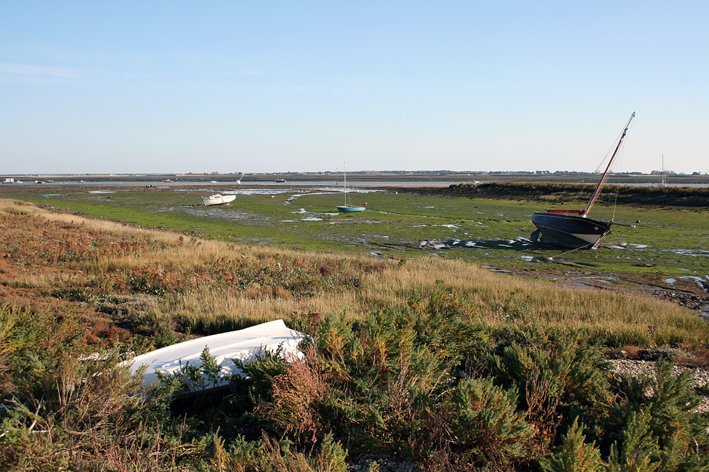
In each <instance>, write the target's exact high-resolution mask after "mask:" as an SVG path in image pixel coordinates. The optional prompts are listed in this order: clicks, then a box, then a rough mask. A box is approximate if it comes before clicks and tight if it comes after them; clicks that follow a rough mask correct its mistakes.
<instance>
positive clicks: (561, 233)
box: [532, 113, 635, 249]
mask: <svg viewBox="0 0 709 472" xmlns="http://www.w3.org/2000/svg"><path fill="white" fill-rule="evenodd" d="M633 118H635V113H633V114H632V115H630V120H628V124H626V125H625V129H624V130H623V133H622V134H621V136H620V139H619V140H618V144H617V145H616V147H615V150H614V151H613V155H612V156H611V158H610V160H609V161H608V165H607V166H606V170H605V172H604V173H603V176H602V177H601V180H600V181H599V182H598V185H596V189H595V190H594V192H593V195H591V200H589V202H588V204H587V205H586V208H584V209H583V210H547V211H546V212H537V213H534V215H532V223H534V226H536V227H537V230H536V231H535V232H534V233H532V239H533V240H535V241H536V240H537V239H539V238H540V236H541V241H542V242H544V243H548V244H555V245H557V246H565V247H569V248H574V249H588V248H592V247H594V246H595V245H596V244H598V242H599V241H600V240H601V238H603V237H604V236H605V235H607V234H608V233H610V232H611V227H612V226H613V222H612V221H601V220H594V219H591V218H588V212H589V211H591V207H593V204H594V203H595V202H596V199H597V198H598V195H600V193H601V189H602V188H603V185H604V184H605V183H606V178H607V177H608V172H609V171H610V168H611V164H613V159H615V156H616V154H618V150H619V149H620V145H621V144H622V143H623V139H624V138H625V135H626V134H627V133H628V128H629V127H630V123H631V122H632V121H633Z"/></svg>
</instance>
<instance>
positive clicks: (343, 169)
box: [342, 160, 347, 206]
mask: <svg viewBox="0 0 709 472" xmlns="http://www.w3.org/2000/svg"><path fill="white" fill-rule="evenodd" d="M342 176H343V182H344V186H345V206H347V161H346V160H345V162H344V164H343V167H342Z"/></svg>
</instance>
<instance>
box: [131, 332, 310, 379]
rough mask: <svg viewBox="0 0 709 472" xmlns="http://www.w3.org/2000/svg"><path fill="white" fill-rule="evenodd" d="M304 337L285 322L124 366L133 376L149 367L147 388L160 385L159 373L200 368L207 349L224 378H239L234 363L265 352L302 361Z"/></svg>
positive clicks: (202, 340) (137, 359)
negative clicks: (299, 348) (300, 345)
mask: <svg viewBox="0 0 709 472" xmlns="http://www.w3.org/2000/svg"><path fill="white" fill-rule="evenodd" d="M304 336H305V335H304V334H303V333H300V332H298V331H294V330H292V329H290V328H288V327H287V326H286V325H285V323H284V322H283V320H276V321H270V322H268V323H262V324H260V325H256V326H251V327H250V328H246V329H241V330H238V331H230V332H228V333H221V334H215V335H213V336H206V337H203V338H197V339H192V340H190V341H186V342H183V343H179V344H173V345H172V346H167V347H164V348H162V349H158V350H156V351H152V352H148V353H147V354H143V355H141V356H137V357H134V358H133V359H131V360H129V361H126V362H125V363H124V364H126V365H130V366H131V373H132V374H135V373H136V372H138V370H139V369H140V368H141V367H142V366H147V370H146V371H145V374H143V383H144V384H145V385H146V386H148V385H150V384H152V383H155V382H157V381H158V374H157V373H158V372H160V373H163V374H165V375H173V374H179V373H180V370H181V368H182V366H184V365H187V364H188V363H189V364H190V365H192V366H196V367H200V366H201V365H202V361H201V360H200V355H201V354H202V351H204V348H205V347H208V348H209V354H210V356H211V357H213V358H214V359H215V361H216V363H217V364H219V366H220V367H221V374H223V375H224V376H229V375H239V374H242V371H241V369H239V368H238V367H236V365H235V364H234V362H233V361H232V359H238V360H240V361H249V360H252V359H254V358H255V357H256V356H257V355H258V354H259V353H261V352H263V351H264V350H265V351H269V352H271V353H275V352H276V351H277V350H278V349H279V347H280V348H281V356H283V357H284V358H285V359H286V360H288V359H296V358H301V357H302V356H303V353H302V352H300V351H299V350H298V344H299V343H300V342H301V341H302V340H303V338H304Z"/></svg>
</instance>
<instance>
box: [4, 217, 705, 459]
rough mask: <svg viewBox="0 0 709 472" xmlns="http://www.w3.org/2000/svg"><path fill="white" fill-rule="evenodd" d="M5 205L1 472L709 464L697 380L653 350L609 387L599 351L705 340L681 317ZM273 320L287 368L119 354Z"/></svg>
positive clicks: (383, 263) (673, 311)
mask: <svg viewBox="0 0 709 472" xmlns="http://www.w3.org/2000/svg"><path fill="white" fill-rule="evenodd" d="M12 208H13V210H12V211H6V212H5V213H4V214H3V220H2V225H3V231H2V236H1V237H0V252H1V253H2V254H3V255H4V256H3V257H2V259H0V262H1V263H2V266H1V268H2V270H3V280H2V283H1V284H0V295H1V296H2V300H1V302H2V304H0V394H1V395H2V399H3V405H2V408H0V469H2V470H9V471H20V470H107V471H113V470H115V471H122V470H148V471H177V470H180V471H188V470H194V471H200V470H205V471H206V470H237V471H264V470H268V471H318V472H319V471H323V472H324V471H344V470H346V468H347V467H348V464H352V463H353V462H355V461H357V460H358V459H359V458H361V457H364V456H370V457H371V456H372V455H374V456H375V458H376V457H392V456H393V457H399V458H407V459H408V460H411V461H414V462H416V463H418V464H419V465H420V467H421V468H422V469H424V470H431V471H463V470H494V471H507V470H529V471H539V470H545V471H561V470H564V471H567V470H607V471H646V470H647V471H655V470H657V471H674V470H677V471H679V470H682V471H685V470H686V471H690V470H697V471H700V470H707V469H708V468H709V462H708V461H707V457H709V438H708V437H707V427H708V426H709V424H707V416H706V414H699V413H696V411H695V410H696V408H697V406H698V405H699V402H700V400H701V398H700V396H699V395H698V393H697V391H695V390H694V388H693V386H692V382H691V377H690V375H691V374H690V373H685V374H682V375H679V376H673V375H672V364H671V363H670V361H669V360H660V361H658V362H657V364H656V368H655V371H654V373H653V375H641V376H634V377H631V376H628V375H618V374H615V373H613V371H612V370H611V367H610V364H609V363H608V362H607V361H606V359H605V357H604V355H603V352H604V350H605V349H607V348H609V347H617V346H628V345H632V346H636V347H638V348H647V347H651V346H654V345H662V344H667V343H669V342H674V341H678V342H682V343H685V344H695V345H699V343H700V342H701V341H704V340H706V338H707V334H709V331H708V330H707V327H706V326H705V325H704V323H703V322H701V321H700V320H698V319H697V318H696V316H694V315H693V314H692V313H691V312H689V311H687V310H684V309H682V308H680V307H676V306H673V305H669V304H667V303H665V302H661V301H657V300H653V299H651V298H647V297H641V296H636V295H628V294H622V293H610V292H596V291H590V290H585V291H582V290H576V289H572V288H564V287H558V286H554V285H551V284H544V283H540V282H533V281H528V280H522V279H517V278H512V277H508V276H504V275H500V274H494V273H490V272H489V271H486V270H484V269H481V268H479V267H476V266H473V265H470V264H465V263H463V262H460V261H445V260H440V259H438V260H437V259H420V260H406V261H403V262H402V260H400V259H397V260H394V259H390V260H385V259H375V258H368V257H363V256H354V255H342V256H340V255H333V254H318V253H310V252H305V251H294V250H284V249H274V248H268V247H254V248H252V247H246V246H237V245H230V244H225V243H217V242H214V241H206V240H201V239H197V238H192V237H185V236H184V235H182V236H181V235H176V234H172V233H166V232H152V231H146V230H135V229H131V228H126V227H124V226H122V225H118V224H108V223H106V222H100V223H95V224H94V223H93V222H92V221H90V220H80V219H79V218H78V217H76V216H75V215H54V214H47V215H45V214H43V213H42V212H40V211H39V210H37V209H35V208H33V207H27V208H25V207H24V206H23V207H22V211H18V210H17V208H15V207H12ZM276 318H284V319H285V320H286V321H287V323H288V325H289V326H290V327H291V328H293V329H297V330H300V331H302V332H304V333H305V334H306V335H307V340H306V341H305V342H303V343H302V344H301V346H300V348H301V350H302V351H303V354H304V355H303V357H302V358H301V359H299V360H295V361H290V362H286V361H284V360H283V359H281V358H280V357H279V356H277V355H271V354H268V353H263V354H262V355H261V356H259V357H257V358H256V359H255V360H253V361H251V362H248V363H243V362H242V363H239V362H237V366H238V367H240V368H241V370H242V371H243V372H244V375H243V376H235V377H231V378H225V377H223V376H222V375H221V373H220V371H219V369H218V364H217V362H216V360H215V359H213V358H212V356H211V355H210V353H209V351H208V350H205V351H204V352H202V364H203V368H201V369H195V368H191V367H189V366H185V368H184V369H183V370H182V371H181V372H179V373H178V374H177V375H173V376H170V377H164V378H163V383H162V384H161V385H157V386H153V387H151V388H146V387H144V386H143V385H142V382H141V378H140V376H139V375H138V376H136V377H131V375H130V373H129V370H128V368H127V367H125V366H123V364H122V363H121V362H122V361H123V360H124V359H126V356H127V355H128V354H129V353H131V352H132V353H133V354H140V353H142V352H145V351H148V350H150V349H153V348H156V347H160V346H163V345H167V344H170V343H174V342H178V341H179V340H181V339H185V338H191V337H194V336H200V335H203V334H212V333H217V332H223V331H228V330H232V329H238V328H242V327H247V326H250V325H252V324H255V323H259V322H262V321H268V320H272V319H276ZM648 325H652V329H649V328H648ZM666 357H667V356H666ZM214 386H220V387H221V388H211V387H214ZM195 387H207V388H208V390H207V391H205V392H203V393H196V392H195V391H194V390H195ZM372 464H373V465H371V466H370V470H376V469H377V467H378V465H377V464H376V461H375V462H373V463H372Z"/></svg>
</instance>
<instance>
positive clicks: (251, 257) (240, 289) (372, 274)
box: [0, 201, 709, 346]
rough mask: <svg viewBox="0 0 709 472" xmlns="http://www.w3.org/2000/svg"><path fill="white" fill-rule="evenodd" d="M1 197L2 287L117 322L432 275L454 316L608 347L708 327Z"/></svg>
mask: <svg viewBox="0 0 709 472" xmlns="http://www.w3.org/2000/svg"><path fill="white" fill-rule="evenodd" d="M3 202H4V203H3V207H2V208H1V209H0V211H2V212H3V213H4V218H3V226H4V228H3V236H2V245H3V248H2V250H3V252H5V254H6V257H5V259H6V264H7V263H8V262H11V264H12V268H13V270H11V271H9V272H8V274H7V275H6V276H5V279H4V282H3V285H4V286H5V287H17V288H20V287H22V288H31V289H34V290H36V291H38V292H41V293H45V294H51V295H53V296H54V297H58V298H61V299H64V300H68V301H79V302H87V303H90V304H91V305H92V306H93V307H95V308H96V311H97V312H98V313H103V314H106V315H116V314H119V315H120V316H125V315H126V314H128V315H129V316H128V319H127V320H125V319H124V322H125V323H128V324H130V323H134V324H135V323H139V321H135V320H132V319H131V318H130V316H132V315H135V316H143V317H144V316H150V317H152V318H153V319H155V320H158V321H160V322H165V323H166V324H167V325H169V326H170V327H172V328H177V329H179V330H181V331H185V330H189V331H190V332H192V333H194V334H211V333H215V332H222V331H225V330H232V329H238V328H240V327H244V326H248V325H250V324H254V323H260V322H263V321H270V320H272V319H278V318H287V317H288V316H290V315H292V314H294V313H295V314H307V313H314V312H318V313H321V314H326V313H338V314H340V313H345V314H347V315H348V316H351V317H353V318H357V319H361V318H362V317H363V316H364V315H365V314H366V313H368V312H370V311H372V310H378V309H383V308H389V307H396V308H401V307H404V306H406V305H407V303H408V300H409V299H410V298H411V297H412V296H426V294H429V293H431V292H432V291H433V290H434V288H435V287H436V286H439V285H441V286H443V287H445V288H447V289H450V290H453V291H455V292H456V293H457V296H458V297H459V299H460V300H461V303H462V306H461V307H460V309H461V313H462V315H463V316H464V317H465V321H467V322H471V323H481V324H483V325H485V326H486V327H487V329H489V330H498V329H502V328H504V327H505V326H506V325H509V324H512V325H516V324H519V323H528V322H531V321H535V322H540V323H543V324H544V325H546V326H549V327H560V328H562V329H568V330H571V331H576V330H579V329H584V330H586V331H587V332H588V333H589V334H590V336H592V337H593V338H594V339H598V340H601V341H602V342H605V343H607V344H609V345H614V346H617V345H622V344H639V345H650V344H668V343H672V342H687V343H697V342H700V341H704V340H705V339H706V338H707V334H709V330H708V329H707V327H706V325H705V324H704V323H703V322H702V321H701V320H699V319H698V318H697V317H696V316H695V315H693V314H692V313H691V312H690V311H688V310H686V309H683V308H681V307H678V306H675V305H673V304H670V303H666V302H662V301H658V300H654V299H652V298H650V297H646V296H643V295H639V294H626V293H622V292H611V291H596V290H579V289H575V288H571V287H566V286H564V285H559V284H552V283H545V282H543V281H536V280H525V279H522V278H515V277H510V276H507V275H503V274H496V273H492V272H490V271H487V270H485V269H482V268H480V267H479V266H476V265H472V264H467V263H464V262H461V261H450V260H443V259H440V258H418V259H410V260H404V259H383V258H371V257H364V256H355V255H342V254H338V255H335V254H322V253H315V252H305V251H292V250H288V249H282V248H277V249H272V248H268V247H263V246H240V245H234V244H227V243H222V242H216V241H208V240H202V239H197V238H190V237H185V236H182V235H179V234H174V233H169V232H161V231H150V230H136V229H133V228H129V227H125V226H121V225H119V224H116V223H110V222H100V221H95V220H84V219H81V218H79V217H77V216H74V215H62V214H54V213H48V212H43V211H41V210H39V209H37V208H35V207H34V206H31V205H26V204H20V203H8V202H7V201H3ZM40 213H41V214H42V216H39V215H40ZM47 218H48V219H47ZM8 259H9V261H8ZM139 306H143V308H144V309H143V311H144V313H140V314H139V313H138V312H140V311H141V309H140V308H136V307H139ZM123 312H126V313H123ZM128 312H130V313H128ZM109 318H110V317H109ZM113 318H114V319H113V320H112V321H113V322H116V321H117V320H116V319H115V318H117V317H116V316H113ZM649 326H651V327H652V328H651V329H649V328H648V327H649Z"/></svg>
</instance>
